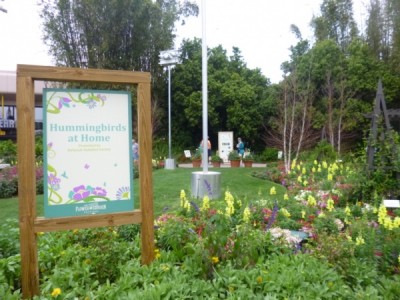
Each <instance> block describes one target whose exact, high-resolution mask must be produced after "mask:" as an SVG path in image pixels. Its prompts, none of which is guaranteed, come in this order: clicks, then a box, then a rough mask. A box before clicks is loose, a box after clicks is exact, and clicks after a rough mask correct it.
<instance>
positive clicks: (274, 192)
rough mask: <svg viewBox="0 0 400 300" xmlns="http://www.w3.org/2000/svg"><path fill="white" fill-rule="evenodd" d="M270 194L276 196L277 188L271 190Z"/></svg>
mask: <svg viewBox="0 0 400 300" xmlns="http://www.w3.org/2000/svg"><path fill="white" fill-rule="evenodd" d="M269 194H270V195H276V188H275V187H274V186H273V187H272V188H271V189H270V190H269Z"/></svg>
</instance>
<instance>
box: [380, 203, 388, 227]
mask: <svg viewBox="0 0 400 300" xmlns="http://www.w3.org/2000/svg"><path fill="white" fill-rule="evenodd" d="M386 217H387V210H386V207H385V205H383V204H381V206H379V210H378V223H379V224H381V225H383V224H384V223H385V219H386Z"/></svg>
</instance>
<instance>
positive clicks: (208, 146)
mask: <svg viewBox="0 0 400 300" xmlns="http://www.w3.org/2000/svg"><path fill="white" fill-rule="evenodd" d="M199 150H200V152H201V154H202V155H203V140H201V142H200V146H199ZM207 157H208V161H209V162H210V160H211V142H210V138H209V137H208V140H207Z"/></svg>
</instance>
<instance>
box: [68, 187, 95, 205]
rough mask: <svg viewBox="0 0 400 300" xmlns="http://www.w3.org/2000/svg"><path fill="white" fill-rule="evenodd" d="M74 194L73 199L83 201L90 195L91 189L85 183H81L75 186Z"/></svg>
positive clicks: (72, 192)
mask: <svg viewBox="0 0 400 300" xmlns="http://www.w3.org/2000/svg"><path fill="white" fill-rule="evenodd" d="M70 194H72V197H71V198H72V199H74V200H76V201H81V200H83V199H85V198H87V197H89V195H90V190H87V189H86V188H85V186H84V185H79V186H76V187H74V189H73V190H72V191H71V193H70Z"/></svg>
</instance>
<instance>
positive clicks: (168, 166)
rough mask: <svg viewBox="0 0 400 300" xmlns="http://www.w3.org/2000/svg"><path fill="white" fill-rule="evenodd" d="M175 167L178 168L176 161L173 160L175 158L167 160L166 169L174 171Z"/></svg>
mask: <svg viewBox="0 0 400 300" xmlns="http://www.w3.org/2000/svg"><path fill="white" fill-rule="evenodd" d="M175 167H176V164H175V159H173V158H166V159H165V166H164V169H168V170H174V169H175Z"/></svg>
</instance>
